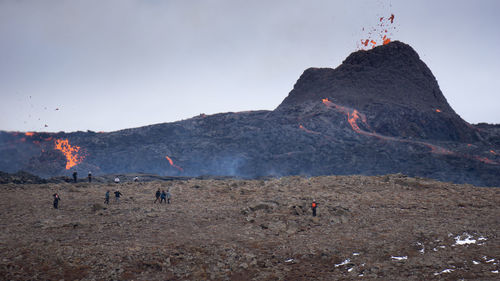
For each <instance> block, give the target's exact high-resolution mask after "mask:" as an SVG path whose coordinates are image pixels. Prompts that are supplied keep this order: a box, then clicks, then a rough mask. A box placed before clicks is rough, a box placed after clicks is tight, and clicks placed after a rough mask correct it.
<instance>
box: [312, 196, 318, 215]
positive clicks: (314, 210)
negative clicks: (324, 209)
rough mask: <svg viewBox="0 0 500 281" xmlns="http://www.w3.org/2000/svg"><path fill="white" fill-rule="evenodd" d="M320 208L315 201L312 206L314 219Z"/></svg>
mask: <svg viewBox="0 0 500 281" xmlns="http://www.w3.org/2000/svg"><path fill="white" fill-rule="evenodd" d="M317 207H318V204H316V201H314V200H313V202H312V204H311V209H312V211H313V217H315V216H316V208H317Z"/></svg>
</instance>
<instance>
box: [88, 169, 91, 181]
mask: <svg viewBox="0 0 500 281" xmlns="http://www.w3.org/2000/svg"><path fill="white" fill-rule="evenodd" d="M88 178H89V182H92V172H91V171H89V175H88Z"/></svg>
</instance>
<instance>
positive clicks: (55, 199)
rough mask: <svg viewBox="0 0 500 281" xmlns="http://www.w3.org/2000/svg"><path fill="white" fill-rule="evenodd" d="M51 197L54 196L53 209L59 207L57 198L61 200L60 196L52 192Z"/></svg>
mask: <svg viewBox="0 0 500 281" xmlns="http://www.w3.org/2000/svg"><path fill="white" fill-rule="evenodd" d="M52 197H54V209H59V200H61V197H59V194H57V193H54V194H53V195H52Z"/></svg>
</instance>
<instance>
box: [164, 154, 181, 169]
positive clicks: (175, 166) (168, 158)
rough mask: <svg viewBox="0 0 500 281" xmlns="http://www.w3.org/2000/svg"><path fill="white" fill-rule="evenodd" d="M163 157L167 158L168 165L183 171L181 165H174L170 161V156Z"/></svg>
mask: <svg viewBox="0 0 500 281" xmlns="http://www.w3.org/2000/svg"><path fill="white" fill-rule="evenodd" d="M165 159H167V160H168V163H170V166H172V167H174V168H176V169H177V170H179V171H181V172H182V171H184V169H182V168H181V167H179V166H177V165H175V164H174V161H172V159H170V157H168V156H165Z"/></svg>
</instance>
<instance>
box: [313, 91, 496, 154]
mask: <svg viewBox="0 0 500 281" xmlns="http://www.w3.org/2000/svg"><path fill="white" fill-rule="evenodd" d="M323 104H324V105H326V106H327V107H329V108H334V109H335V110H337V111H338V112H341V113H344V114H345V115H347V122H349V125H351V128H352V129H353V130H354V131H355V132H356V133H359V134H362V135H365V136H371V137H376V138H379V139H383V140H389V141H397V142H406V143H414V144H420V145H425V146H427V147H429V148H430V149H431V152H432V153H435V154H442V155H452V154H455V153H453V152H452V151H450V150H448V149H446V148H443V147H440V146H437V145H433V144H430V143H426V142H422V141H414V140H406V139H400V138H395V137H388V136H384V135H381V134H377V133H375V132H367V131H365V130H362V129H361V128H360V127H359V125H358V121H359V120H361V122H362V124H364V125H365V126H366V127H367V128H370V126H369V125H368V123H367V122H366V115H364V114H363V113H360V112H359V111H357V110H356V109H351V108H348V107H345V106H341V105H338V104H335V103H333V102H331V101H329V100H328V99H323ZM475 159H478V160H480V161H483V162H485V163H488V164H491V162H493V163H494V161H492V160H489V159H487V160H488V161H485V160H482V159H480V158H479V157H478V158H475Z"/></svg>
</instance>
